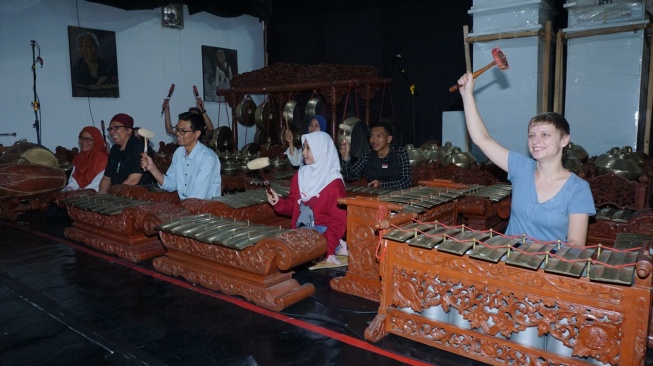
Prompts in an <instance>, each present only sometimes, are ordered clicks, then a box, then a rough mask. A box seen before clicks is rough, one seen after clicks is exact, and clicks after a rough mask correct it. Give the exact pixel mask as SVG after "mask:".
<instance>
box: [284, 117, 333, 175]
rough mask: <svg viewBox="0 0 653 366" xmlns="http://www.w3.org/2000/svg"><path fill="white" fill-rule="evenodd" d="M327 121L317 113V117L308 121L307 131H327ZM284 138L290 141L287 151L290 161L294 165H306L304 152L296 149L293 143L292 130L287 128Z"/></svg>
mask: <svg viewBox="0 0 653 366" xmlns="http://www.w3.org/2000/svg"><path fill="white" fill-rule="evenodd" d="M326 128H327V121H326V119H325V118H324V117H322V116H320V115H316V116H315V117H313V118H311V121H310V122H309V123H308V126H307V127H306V129H307V131H308V132H307V133H311V132H315V131H323V132H327V130H326ZM283 138H284V140H286V142H287V143H288V148H287V149H286V151H285V154H286V156H288V161H290V164H292V165H294V166H302V165H304V158H303V157H302V152H301V150H300V149H295V145H294V144H293V135H292V131H290V130H286V132H285V134H284V136H283Z"/></svg>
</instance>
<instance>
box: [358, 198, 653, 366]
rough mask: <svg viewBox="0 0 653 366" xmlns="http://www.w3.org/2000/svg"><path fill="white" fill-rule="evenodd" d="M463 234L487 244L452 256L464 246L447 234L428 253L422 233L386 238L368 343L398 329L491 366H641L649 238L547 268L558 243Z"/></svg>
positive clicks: (565, 257) (565, 250) (580, 253)
mask: <svg viewBox="0 0 653 366" xmlns="http://www.w3.org/2000/svg"><path fill="white" fill-rule="evenodd" d="M354 205H355V203H350V206H354ZM359 206H361V205H359ZM406 224H410V221H408V222H407V223H405V224H404V225H406ZM459 229H461V230H463V229H464V228H459ZM394 230H397V229H394ZM388 232H390V230H388ZM388 232H384V233H382V235H384V236H392V235H394V234H393V233H388ZM452 235H453V234H452ZM458 235H461V237H463V236H464V237H467V238H471V237H477V236H476V235H478V237H479V238H482V240H481V241H480V242H474V243H473V244H469V242H467V244H469V249H465V248H463V249H462V250H461V251H459V252H455V251H453V252H451V249H460V247H462V246H463V244H465V242H464V241H462V240H461V241H457V240H454V239H448V240H444V236H443V239H442V240H443V241H439V243H440V244H438V245H436V247H430V248H426V247H420V246H415V244H416V243H418V242H420V243H424V242H421V241H419V240H417V239H418V238H417V237H415V238H414V239H413V238H411V240H414V241H413V243H415V244H409V243H406V242H399V241H395V240H391V239H387V240H385V239H384V245H386V246H387V248H386V254H385V256H384V257H382V259H381V266H380V271H381V277H382V297H381V302H380V306H379V312H378V315H377V316H376V317H375V319H374V321H373V322H372V323H371V324H370V326H369V327H368V328H367V330H366V331H365V338H366V339H368V340H370V341H373V342H376V341H378V340H380V339H381V338H383V337H384V336H385V335H386V334H388V333H392V334H396V335H399V336H401V337H405V338H409V339H412V340H415V341H417V342H421V343H424V344H427V345H431V346H433V347H437V348H441V349H444V350H447V351H450V352H454V353H457V354H460V355H463V356H465V357H469V358H473V359H476V360H479V361H482V362H486V363H489V364H493V365H530V364H533V365H534V364H546V365H586V364H587V363H588V362H591V361H598V362H599V363H605V364H611V365H644V362H645V357H646V347H647V338H648V326H649V320H650V310H651V279H652V277H653V276H652V275H651V271H652V269H653V264H652V262H653V257H652V256H651V254H650V253H651V252H650V250H651V249H652V246H651V242H650V241H645V242H643V244H642V243H639V244H640V245H641V247H640V248H639V249H637V248H633V249H634V250H628V249H624V250H622V251H613V250H610V249H606V248H602V251H601V248H599V249H598V250H597V248H583V249H579V248H573V247H569V246H566V245H562V246H560V247H558V249H557V252H556V254H557V255H558V256H559V258H562V259H558V260H557V261H556V258H558V257H553V256H552V257H551V259H549V261H548V262H547V264H546V266H544V268H541V267H540V265H541V263H544V257H548V255H547V254H546V253H547V252H551V251H552V250H553V248H555V247H556V245H555V244H550V243H538V242H529V241H520V239H519V238H506V237H502V236H500V235H497V234H494V236H489V235H491V233H487V232H485V233H484V232H477V231H474V230H471V229H466V231H464V232H461V233H460V234H458ZM457 237H458V236H457ZM492 238H494V239H492ZM431 239H433V240H434V239H436V238H431ZM495 239H501V240H508V241H507V242H510V241H511V240H513V242H512V243H511V244H509V246H510V247H513V245H515V242H514V240H516V241H517V243H519V245H520V246H519V248H520V249H523V252H522V251H521V250H520V251H517V250H516V249H513V250H512V254H511V251H510V248H507V249H506V248H505V247H500V246H499V245H497V246H496V247H492V246H489V244H490V243H491V242H493V241H494V242H498V241H499V240H495ZM481 242H483V243H484V244H483V245H482V244H480V243H481ZM486 245H488V246H487V247H486ZM502 251H503V252H502ZM506 251H507V253H506ZM543 253H544V254H543ZM479 258H484V259H479ZM583 258H584V259H583ZM536 259H537V260H539V261H537V260H536ZM575 259H582V261H580V262H578V261H575ZM589 261H592V264H591V265H589V269H588V268H587V266H588V264H587V263H588V262H589ZM520 262H521V263H520ZM567 270H568V274H565V275H562V274H559V273H562V272H565V271H567ZM586 273H587V274H586ZM581 274H582V276H581Z"/></svg>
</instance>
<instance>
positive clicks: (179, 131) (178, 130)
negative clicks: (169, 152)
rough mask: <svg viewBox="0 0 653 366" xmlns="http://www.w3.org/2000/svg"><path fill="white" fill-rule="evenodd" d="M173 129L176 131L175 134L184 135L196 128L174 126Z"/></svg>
mask: <svg viewBox="0 0 653 366" xmlns="http://www.w3.org/2000/svg"><path fill="white" fill-rule="evenodd" d="M172 130H173V131H174V132H175V134H180V135H182V136H183V135H185V134H187V133H189V132H195V131H194V130H182V129H180V128H179V127H177V126H175V127H173V128H172Z"/></svg>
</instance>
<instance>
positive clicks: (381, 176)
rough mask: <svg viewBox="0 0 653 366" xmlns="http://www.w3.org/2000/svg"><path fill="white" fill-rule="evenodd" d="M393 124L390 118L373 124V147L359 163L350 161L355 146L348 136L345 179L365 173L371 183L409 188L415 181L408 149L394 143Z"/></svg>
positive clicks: (344, 154)
mask: <svg viewBox="0 0 653 366" xmlns="http://www.w3.org/2000/svg"><path fill="white" fill-rule="evenodd" d="M393 130H394V129H393V127H392V125H391V124H389V123H387V122H377V123H373V124H372V125H371V126H370V149H367V150H365V151H364V152H363V153H362V154H361V156H360V158H358V160H356V162H355V163H352V162H351V161H350V155H349V153H350V151H351V146H350V145H349V142H348V141H347V140H344V141H343V142H342V144H341V145H340V154H341V156H342V172H343V174H342V175H343V176H344V177H345V180H347V181H348V182H349V181H353V180H356V179H359V178H360V177H362V176H364V177H366V178H367V181H368V182H369V183H368V185H369V186H371V187H381V188H396V189H405V188H408V187H410V186H411V185H412V184H413V177H412V172H411V168H410V160H409V159H408V153H407V152H406V150H404V148H403V147H399V148H397V149H395V148H394V147H393V146H392V135H393Z"/></svg>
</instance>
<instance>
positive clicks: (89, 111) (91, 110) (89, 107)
mask: <svg viewBox="0 0 653 366" xmlns="http://www.w3.org/2000/svg"><path fill="white" fill-rule="evenodd" d="M75 14H76V16H77V28H79V29H81V28H82V24H81V22H80V21H79V3H78V0H75ZM71 62H72V60H71ZM86 101H87V102H88V113H89V114H90V115H91V122H92V123H93V127H97V126H96V125H95V118H93V109H92V108H91V96H90V95H89V93H86Z"/></svg>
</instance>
